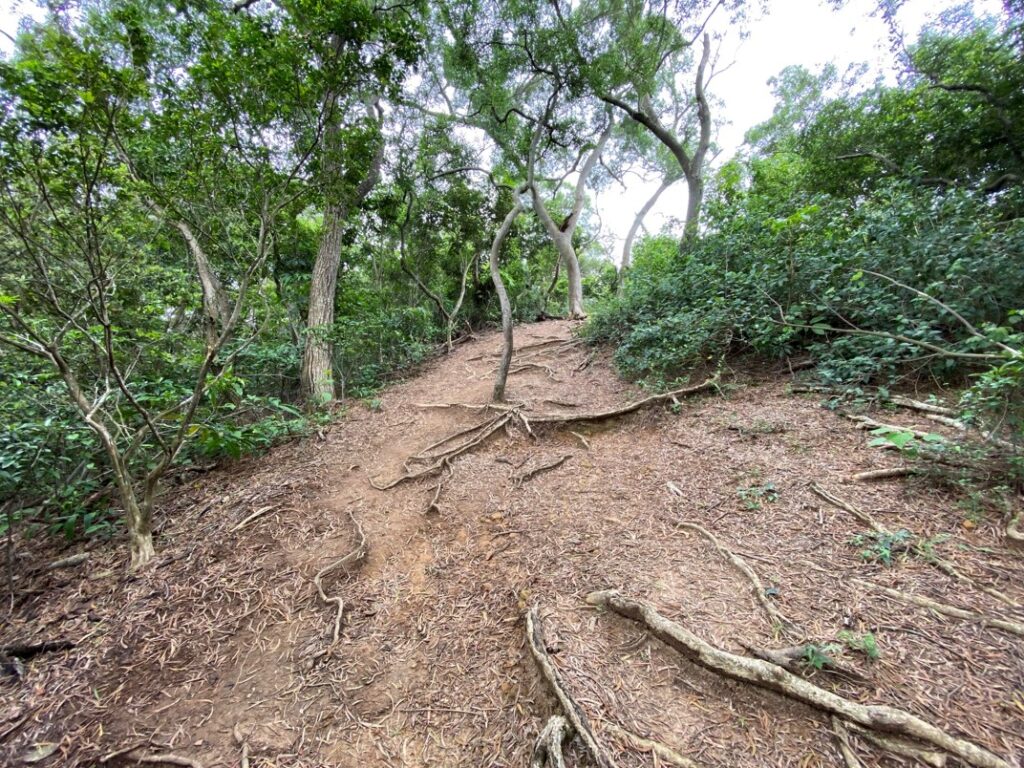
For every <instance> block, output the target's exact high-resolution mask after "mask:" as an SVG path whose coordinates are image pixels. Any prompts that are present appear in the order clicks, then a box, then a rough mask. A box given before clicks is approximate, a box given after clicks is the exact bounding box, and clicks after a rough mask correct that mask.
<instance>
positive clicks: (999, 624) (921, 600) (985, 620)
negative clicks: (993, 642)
mask: <svg viewBox="0 0 1024 768" xmlns="http://www.w3.org/2000/svg"><path fill="white" fill-rule="evenodd" d="M852 581H853V583H854V584H856V585H857V586H859V587H863V588H864V589H870V590H872V591H873V592H880V593H881V594H883V595H885V596H886V597H890V598H892V599H893V600H898V601H899V602H901V603H906V604H908V605H916V606H918V607H919V608H926V609H928V610H929V611H933V612H934V613H937V614H939V615H941V616H949V617H951V618H954V619H963V620H964V621H971V622H974V623H977V624H981V625H982V626H985V627H992V628H993V629H1001V630H1003V631H1004V632H1009V633H1011V634H1014V635H1020V636H1021V637H1024V624H1022V623H1021V622H1019V621H1012V620H1011V619H1004V618H1000V617H998V616H988V615H986V614H984V613H979V612H978V611H969V610H966V609H964V608H957V607H956V606H954V605H948V604H946V603H940V602H938V601H936V600H932V599H930V598H927V597H922V596H921V595H912V594H909V593H907V592H900V591H899V590H897V589H890V588H889V587H883V586H881V585H879V584H872V583H871V582H869V581H861V580H860V579H853V580H852Z"/></svg>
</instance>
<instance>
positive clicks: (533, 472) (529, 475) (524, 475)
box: [512, 453, 572, 488]
mask: <svg viewBox="0 0 1024 768" xmlns="http://www.w3.org/2000/svg"><path fill="white" fill-rule="evenodd" d="M571 458H572V454H571V453H567V454H565V455H564V456H559V457H558V458H557V459H555V460H554V461H549V462H548V463H546V464H541V465H539V466H536V467H530V468H529V469H527V470H524V471H523V472H520V473H519V474H518V475H515V476H513V477H512V485H513V487H516V488H518V487H519V486H521V485H522V484H523V483H525V482H526V481H527V480H532V479H533V478H535V477H536V476H537V475H539V474H542V473H544V472H548V471H550V470H552V469H555V468H557V467H560V466H562V465H563V464H565V462H566V461H568V460H569V459H571Z"/></svg>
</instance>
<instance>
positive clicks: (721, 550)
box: [676, 523, 792, 629]
mask: <svg viewBox="0 0 1024 768" xmlns="http://www.w3.org/2000/svg"><path fill="white" fill-rule="evenodd" d="M676 527H677V528H685V529H687V530H691V531H696V532H697V533H699V534H700V535H701V536H703V537H704V538H705V539H707V540H708V541H709V542H711V545H712V546H713V547H714V548H715V549H716V550H717V551H718V554H720V555H721V556H722V557H724V558H725V559H726V560H728V561H729V563H730V564H731V565H732V566H733V567H734V568H736V570H738V571H739V572H740V573H742V574H743V575H744V576H746V577H747V581H749V582H750V585H751V586H752V587H753V589H754V597H756V598H757V602H758V604H759V605H760V606H761V608H762V610H764V612H765V614H767V616H768V620H769V621H770V622H771V624H772V626H773V627H776V626H777V627H779V628H781V629H785V628H790V627H792V624H791V623H790V621H789V619H787V618H786V617H785V616H783V615H782V613H781V611H779V609H778V608H776V607H775V606H774V605H773V604H772V601H771V600H769V599H768V596H767V595H766V594H765V588H764V584H763V583H762V582H761V579H760V577H758V575H757V573H756V572H755V571H754V569H753V568H751V567H750V566H749V565H747V561H746V560H744V559H743V558H742V557H740V556H739V555H737V554H736V553H735V552H733V551H731V550H729V549H726V548H725V547H723V546H722V543H721V542H720V541H719V540H718V539H717V538H715V535H714V534H713V533H711V531H709V530H708V529H707V528H704V527H703V526H700V525H697V524H696V523H676Z"/></svg>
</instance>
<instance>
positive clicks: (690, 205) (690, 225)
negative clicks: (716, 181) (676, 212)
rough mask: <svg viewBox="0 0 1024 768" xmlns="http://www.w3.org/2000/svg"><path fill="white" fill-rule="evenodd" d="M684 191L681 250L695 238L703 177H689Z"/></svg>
mask: <svg viewBox="0 0 1024 768" xmlns="http://www.w3.org/2000/svg"><path fill="white" fill-rule="evenodd" d="M686 190H687V195H686V198H687V199H686V225H685V227H684V229H683V241H682V245H681V249H683V250H685V246H686V245H687V244H688V243H690V242H692V241H693V239H694V238H695V237H696V236H697V232H698V225H699V224H700V209H701V206H702V205H703V202H704V177H703V176H701V175H696V176H690V177H689V178H688V179H687V180H686Z"/></svg>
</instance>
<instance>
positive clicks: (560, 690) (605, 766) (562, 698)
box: [526, 607, 612, 768]
mask: <svg viewBox="0 0 1024 768" xmlns="http://www.w3.org/2000/svg"><path fill="white" fill-rule="evenodd" d="M526 642H527V644H528V645H529V646H530V653H531V654H533V658H534V661H536V662H537V666H538V667H539V668H540V672H541V674H542V675H543V676H544V679H545V680H547V683H548V685H549V686H550V687H551V690H552V692H553V693H554V694H555V698H557V699H558V703H559V704H561V705H562V710H563V711H564V712H565V716H566V718H567V719H568V720H569V722H570V723H571V724H572V727H573V728H574V729H575V731H576V733H577V734H578V735H579V737H580V740H581V741H582V742H583V743H584V744H585V745H586V747H587V749H588V750H589V751H590V754H591V756H592V757H593V758H594V762H595V763H597V765H598V768H610V767H611V766H612V762H611V761H610V760H609V759H608V757H607V756H606V755H605V754H604V750H602V749H601V745H600V744H598V742H597V737H596V736H594V731H593V730H592V729H591V727H590V721H589V720H588V719H587V713H586V712H584V711H583V708H582V707H581V706H580V705H579V704H577V703H576V700H575V699H573V698H572V696H570V695H569V693H568V692H567V691H566V690H565V686H564V685H563V684H562V678H561V676H560V675H559V674H558V670H557V669H556V668H555V665H554V664H553V663H552V661H551V657H550V656H548V650H547V646H546V645H545V644H544V631H543V627H542V626H541V621H540V614H539V613H538V611H537V608H536V607H534V608H531V609H530V610H529V611H527V613H526Z"/></svg>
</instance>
